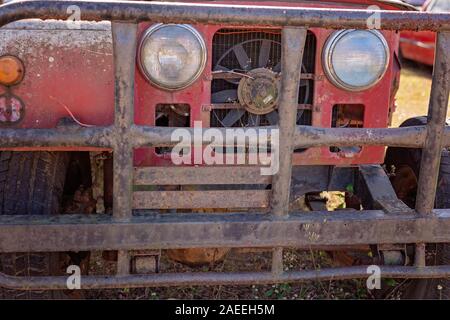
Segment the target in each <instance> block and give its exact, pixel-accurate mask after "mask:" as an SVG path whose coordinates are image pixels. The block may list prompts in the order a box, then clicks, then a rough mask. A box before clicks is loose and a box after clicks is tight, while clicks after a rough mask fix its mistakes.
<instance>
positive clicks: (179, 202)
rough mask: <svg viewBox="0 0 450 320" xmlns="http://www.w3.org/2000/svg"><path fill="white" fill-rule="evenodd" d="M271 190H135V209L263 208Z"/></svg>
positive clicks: (266, 203)
mask: <svg viewBox="0 0 450 320" xmlns="http://www.w3.org/2000/svg"><path fill="white" fill-rule="evenodd" d="M269 195H270V190H212V191H135V192H133V207H134V208H135V209H176V208H185V209H186V208H192V209H201V208H222V209H226V208H261V207H266V208H267V207H268V204H269Z"/></svg>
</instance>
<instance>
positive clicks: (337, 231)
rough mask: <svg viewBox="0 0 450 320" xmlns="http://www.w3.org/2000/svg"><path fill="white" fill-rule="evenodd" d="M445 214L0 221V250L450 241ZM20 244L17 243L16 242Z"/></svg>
mask: <svg viewBox="0 0 450 320" xmlns="http://www.w3.org/2000/svg"><path fill="white" fill-rule="evenodd" d="M448 230H450V210H435V211H434V213H433V214H430V215H429V216H426V217H423V216H419V215H416V214H411V213H405V214H389V215H387V214H384V213H383V212H382V211H379V210H373V211H351V212H303V213H291V214H290V215H289V217H287V218H286V217H283V218H276V217H272V216H270V215H268V214H256V213H247V212H246V213H214V214H211V213H191V214H187V213H186V214H183V213H173V214H172V213H161V214H144V215H140V216H133V217H132V218H130V219H129V220H127V221H117V220H114V219H113V218H112V217H111V216H109V215H60V216H58V215H56V216H0V252H40V251H82V250H85V251H89V250H120V249H123V250H125V249H130V250H131V249H135V250H139V249H170V248H202V247H210V248H214V247H241V248H245V247H303V248H308V247H309V246H340V245H360V244H361V245H363V244H382V243H415V242H425V243H445V242H450V232H448ZM17 239H20V241H17Z"/></svg>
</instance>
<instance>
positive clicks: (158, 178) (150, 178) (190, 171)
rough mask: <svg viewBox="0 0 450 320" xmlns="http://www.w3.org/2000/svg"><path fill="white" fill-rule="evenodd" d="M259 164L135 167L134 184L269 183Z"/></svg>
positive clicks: (269, 180)
mask: <svg viewBox="0 0 450 320" xmlns="http://www.w3.org/2000/svg"><path fill="white" fill-rule="evenodd" d="M260 172H261V167H259V166H201V167H192V166H189V167H137V168H135V169H134V184H135V185H190V184H195V185H203V184H214V185H217V184H223V185H224V184H270V182H271V180H272V177H271V176H262V175H261V174H260Z"/></svg>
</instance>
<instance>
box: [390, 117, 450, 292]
mask: <svg viewBox="0 0 450 320" xmlns="http://www.w3.org/2000/svg"><path fill="white" fill-rule="evenodd" d="M426 123H427V118H426V117H416V118H411V119H408V120H406V121H405V122H403V123H402V125H401V126H400V127H408V126H417V125H426ZM421 157H422V151H421V149H412V148H388V150H387V153H386V165H387V166H388V168H389V167H390V166H392V165H393V166H395V167H396V168H403V170H404V171H403V173H405V175H410V177H406V178H405V176H402V177H399V178H397V174H396V177H393V178H392V180H393V186H394V189H395V190H396V192H397V195H398V196H399V198H400V199H401V200H404V202H405V203H406V204H408V205H409V206H410V207H414V204H415V192H416V191H417V185H416V186H414V180H415V181H416V182H417V179H418V176H419V171H420V160H421ZM405 168H406V169H405ZM408 170H409V171H408ZM396 172H397V171H396ZM413 175H415V176H413ZM396 179H398V180H399V181H395V180H396ZM401 180H404V181H406V184H410V186H409V187H407V188H406V190H408V191H409V193H408V194H406V192H405V189H404V188H403V189H402V188H401ZM399 188H400V189H402V190H399ZM403 197H405V198H404V199H402V198H403ZM435 208H438V209H449V208H450V152H449V151H448V150H443V151H442V154H441V165H440V170H439V180H438V186H437V190H436V200H435ZM449 264H450V244H449V243H444V244H438V245H432V244H430V245H427V265H449ZM403 298H406V299H450V279H421V280H414V281H411V282H410V283H409V285H407V287H406V289H405V290H404V293H403Z"/></svg>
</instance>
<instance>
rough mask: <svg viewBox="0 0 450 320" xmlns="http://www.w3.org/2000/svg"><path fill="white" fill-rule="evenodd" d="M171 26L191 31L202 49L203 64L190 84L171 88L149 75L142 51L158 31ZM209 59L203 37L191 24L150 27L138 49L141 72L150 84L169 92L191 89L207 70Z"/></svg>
mask: <svg viewBox="0 0 450 320" xmlns="http://www.w3.org/2000/svg"><path fill="white" fill-rule="evenodd" d="M170 26H176V27H181V28H184V29H186V30H188V31H190V32H191V33H192V34H193V35H194V36H195V38H196V39H197V41H198V43H199V44H200V48H201V63H200V65H199V68H198V70H197V72H196V73H195V74H194V76H193V77H192V78H191V79H190V80H189V81H188V82H186V83H185V84H183V85H182V86H172V87H169V86H166V85H163V84H160V83H158V82H157V81H156V80H154V79H153V77H152V76H151V75H150V74H149V72H148V71H147V69H146V68H145V66H144V61H143V58H144V55H143V53H142V51H143V49H144V45H145V43H146V41H147V39H148V38H149V37H150V36H151V35H152V34H153V33H155V32H156V31H158V30H160V29H162V28H165V27H170ZM207 57H208V52H207V47H206V43H205V39H203V37H202V35H201V34H200V33H199V32H198V31H197V29H195V28H194V27H193V26H191V25H189V24H176V23H157V24H154V25H152V26H151V27H149V28H148V29H147V30H146V31H145V32H144V34H143V35H142V38H141V41H140V43H139V47H138V57H137V61H138V67H139V70H140V71H141V73H142V74H143V75H144V77H145V79H146V80H147V81H148V82H150V83H151V84H152V85H154V86H155V87H157V88H159V89H163V90H167V91H179V90H183V89H186V88H187V87H189V86H190V85H192V84H193V83H194V82H195V81H197V80H198V78H199V77H200V76H201V75H202V73H203V71H204V70H205V67H206V61H207Z"/></svg>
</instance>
